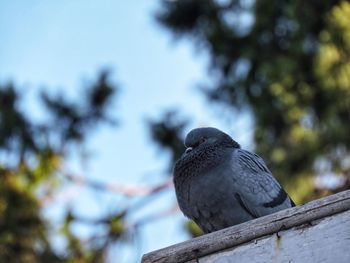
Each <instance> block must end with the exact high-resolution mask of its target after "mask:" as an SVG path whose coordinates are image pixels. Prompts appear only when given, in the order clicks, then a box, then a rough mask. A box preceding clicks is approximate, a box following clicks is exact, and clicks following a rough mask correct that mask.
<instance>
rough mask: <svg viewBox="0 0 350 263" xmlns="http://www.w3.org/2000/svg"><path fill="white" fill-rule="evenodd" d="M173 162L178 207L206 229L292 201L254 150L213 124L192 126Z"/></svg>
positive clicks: (209, 229) (245, 219) (238, 222)
mask: <svg viewBox="0 0 350 263" xmlns="http://www.w3.org/2000/svg"><path fill="white" fill-rule="evenodd" d="M185 146H186V147H187V149H186V151H185V153H184V154H183V155H182V157H181V158H180V159H179V160H178V161H177V162H176V164H175V167H174V184H175V191H176V197H177V200H178V203H179V206H180V209H181V211H182V212H183V213H184V214H185V215H186V216H187V217H189V218H190V219H192V220H193V221H195V222H196V223H197V224H198V225H199V226H200V228H201V229H202V230H203V231H204V232H205V233H210V232H213V231H216V230H219V229H223V228H226V227H229V226H233V225H236V224H240V223H243V222H246V221H248V220H251V219H254V218H257V217H260V216H264V215H268V214H271V213H274V212H277V211H279V210H282V209H286V208H289V207H292V206H295V205H294V203H293V201H292V200H291V199H290V198H289V196H288V195H287V193H286V192H285V191H284V190H283V188H282V187H281V186H280V184H279V183H278V182H277V180H276V179H275V178H274V177H273V176H272V174H271V172H270V171H269V169H268V168H267V167H266V165H265V163H264V161H263V159H262V158H261V157H259V156H258V155H257V154H255V153H251V152H249V151H246V150H243V149H241V148H240V145H239V144H238V143H237V142H236V141H234V140H233V139H232V138H231V137H230V136H229V135H227V134H226V133H224V132H222V131H220V130H218V129H216V128H198V129H194V130H192V131H191V132H190V133H189V134H188V135H187V137H186V139H185Z"/></svg>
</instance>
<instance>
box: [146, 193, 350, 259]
mask: <svg viewBox="0 0 350 263" xmlns="http://www.w3.org/2000/svg"><path fill="white" fill-rule="evenodd" d="M348 209H350V190H347V191H343V192H340V193H337V194H334V195H331V196H327V197H324V198H321V199H318V200H314V201H311V202H309V203H307V204H305V205H301V206H296V207H293V208H289V209H285V210H282V211H279V212H277V213H274V214H270V215H267V216H264V217H260V218H257V219H254V220H251V221H248V222H245V223H242V224H239V225H235V226H232V227H229V228H225V229H222V230H219V231H216V232H213V233H210V234H206V235H203V236H200V237H197V238H193V239H191V240H188V241H185V242H182V243H179V244H175V245H172V246H169V247H166V248H163V249H159V250H156V251H153V252H150V253H147V254H145V255H143V257H142V261H141V262H142V263H165V262H167V263H174V262H186V261H189V260H193V259H197V258H199V257H203V256H206V255H209V254H212V253H214V252H217V251H220V250H224V249H227V248H231V247H234V246H237V245H239V244H242V243H245V242H249V241H251V240H254V239H257V238H259V237H262V236H265V235H269V234H272V233H275V232H278V231H280V230H284V229H288V228H291V227H294V226H298V225H302V224H305V223H309V222H311V221H313V220H316V219H320V218H323V217H327V216H330V215H333V214H336V213H340V212H343V211H346V210H348Z"/></svg>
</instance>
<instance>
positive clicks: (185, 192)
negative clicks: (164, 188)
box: [175, 170, 232, 214]
mask: <svg viewBox="0 0 350 263" xmlns="http://www.w3.org/2000/svg"><path fill="white" fill-rule="evenodd" d="M230 185H232V182H229V178H227V177H225V174H224V173H223V172H220V171H215V172H214V171H213V170H209V171H207V172H203V173H201V174H200V175H198V176H195V177H192V178H186V179H184V180H183V182H182V183H181V186H180V185H178V186H177V187H176V183H175V187H176V192H177V197H178V202H179V205H180V208H181V210H182V211H183V212H184V213H185V214H191V213H193V210H196V209H202V208H203V207H215V206H216V205H217V204H218V203H220V202H222V199H227V196H228V195H229V193H230V189H229V187H230Z"/></svg>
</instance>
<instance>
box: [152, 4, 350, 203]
mask: <svg viewBox="0 0 350 263" xmlns="http://www.w3.org/2000/svg"><path fill="white" fill-rule="evenodd" d="M157 20H158V21H159V22H160V23H161V24H162V25H163V26H164V27H165V28H167V29H169V30H170V31H171V32H172V33H173V34H174V35H176V36H184V37H187V38H189V39H191V40H193V41H194V42H195V43H196V45H197V46H199V47H201V50H202V52H206V53H208V54H209V57H210V70H211V75H212V76H213V82H214V84H213V85H212V86H208V85H206V86H203V85H202V90H203V92H204V94H205V95H206V96H207V98H208V100H209V102H210V103H217V104H220V105H222V107H230V108H232V109H239V110H249V111H250V112H251V113H252V116H253V118H254V122H255V129H254V142H255V146H256V151H257V152H258V153H259V154H260V155H262V156H263V157H264V158H265V159H266V160H267V161H268V165H269V167H270V168H271V170H272V171H273V173H274V175H275V176H277V177H278V179H279V180H280V181H281V182H282V183H283V184H284V185H285V186H286V187H287V190H288V191H289V192H290V194H291V195H292V197H293V198H294V199H295V201H297V203H300V202H305V201H307V200H310V199H313V198H315V197H316V196H319V195H320V194H324V193H323V192H322V193H320V192H319V191H318V190H317V189H315V186H314V178H315V176H317V175H318V174H320V173H324V172H327V171H321V172H320V171H318V166H319V164H320V163H321V164H322V165H323V166H324V165H325V164H326V167H329V170H328V173H334V174H337V175H340V176H343V178H346V183H345V184H344V185H342V186H340V187H339V188H338V189H333V190H334V191H339V190H341V189H344V188H348V187H350V184H349V181H350V179H349V178H350V170H349V168H350V167H349V165H347V164H346V163H347V161H346V160H348V159H349V157H350V156H349V149H350V140H349V138H350V137H349V134H350V122H349V120H350V4H349V2H347V1H321V2H320V1H306V2H305V1H267V0H263V1H234V0H231V1H215V0H204V1H196V0H180V1H162V6H161V8H160V10H159V11H158V13H157ZM164 122H165V123H166V122H167V120H164ZM237 128H239V127H237ZM172 133H173V134H178V133H179V131H177V132H174V131H172ZM326 192H327V193H330V191H328V190H327V191H326Z"/></svg>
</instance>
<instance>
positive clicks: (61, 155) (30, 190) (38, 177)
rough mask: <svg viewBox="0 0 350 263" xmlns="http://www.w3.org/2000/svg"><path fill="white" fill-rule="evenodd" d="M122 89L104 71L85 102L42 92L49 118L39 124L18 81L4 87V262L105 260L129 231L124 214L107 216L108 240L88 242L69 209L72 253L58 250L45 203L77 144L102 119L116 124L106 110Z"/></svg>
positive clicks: (0, 122) (0, 145)
mask: <svg viewBox="0 0 350 263" xmlns="http://www.w3.org/2000/svg"><path fill="white" fill-rule="evenodd" d="M116 91H117V89H116V87H115V86H114V85H113V84H111V83H110V81H109V80H108V72H107V71H105V72H102V73H101V74H100V75H99V77H98V79H97V81H96V83H94V84H92V85H91V86H90V87H89V88H88V89H87V90H86V92H85V93H84V94H86V96H85V98H84V99H83V101H82V102H81V103H77V102H74V101H70V100H68V99H67V98H66V97H63V96H62V95H58V96H49V95H48V94H47V93H45V92H42V95H41V101H42V102H43V103H44V105H45V108H46V111H47V112H48V113H49V114H48V117H49V121H48V122H45V123H44V122H43V123H37V122H34V121H33V120H31V119H30V116H28V114H26V112H23V111H21V110H20V102H21V97H20V96H19V92H18V91H17V90H16V88H15V87H14V86H13V85H12V84H8V85H5V86H3V87H0V102H1V103H0V138H1V139H0V154H1V157H2V158H1V160H2V161H1V163H0V179H1V180H0V211H1V212H0V261H1V262H10V261H13V260H14V259H16V260H17V261H16V262H101V261H102V260H103V258H104V250H105V247H106V245H107V244H108V243H109V242H111V241H113V238H116V237H118V236H120V235H121V234H122V232H123V224H122V219H123V215H124V214H120V215H119V216H118V215H114V216H113V217H111V218H106V219H105V220H106V221H105V223H106V225H107V226H109V228H108V236H107V238H106V239H105V241H104V242H100V243H99V244H98V243H97V244H93V245H90V246H83V244H82V243H81V241H80V240H79V239H78V238H77V237H76V236H74V235H73V233H72V232H71V228H70V226H71V224H72V222H74V221H75V220H79V218H76V217H75V215H74V214H72V213H71V212H70V211H67V215H66V220H65V224H64V225H63V226H62V233H63V236H64V237H65V239H66V240H67V243H68V247H67V253H66V254H64V255H60V254H58V253H57V252H56V251H55V250H54V249H53V247H52V244H51V242H50V236H49V231H50V227H51V225H50V224H51V222H47V221H46V220H45V219H44V218H43V216H42V214H41V207H42V205H43V203H44V202H45V201H46V200H47V199H49V198H50V196H51V195H53V194H54V193H55V191H56V190H57V188H59V186H60V184H62V183H63V180H66V179H65V178H64V177H62V175H63V174H62V170H61V164H62V163H63V161H64V160H65V158H67V156H68V154H69V152H70V151H71V148H72V146H74V145H75V144H82V143H84V141H85V140H86V138H87V137H88V136H89V134H91V132H92V131H93V130H94V128H95V127H96V124H98V123H106V122H112V119H111V118H110V117H108V115H107V111H106V109H107V108H108V107H109V105H110V103H111V98H112V96H113V94H114V93H115V92H116Z"/></svg>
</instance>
